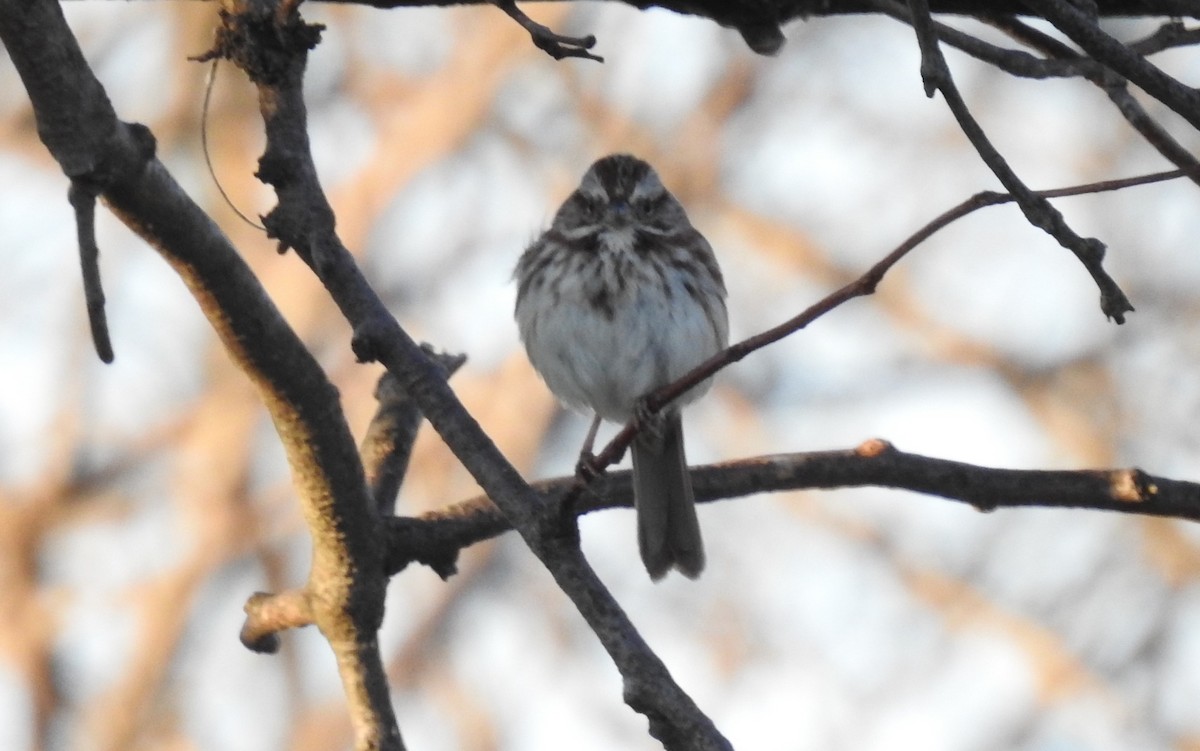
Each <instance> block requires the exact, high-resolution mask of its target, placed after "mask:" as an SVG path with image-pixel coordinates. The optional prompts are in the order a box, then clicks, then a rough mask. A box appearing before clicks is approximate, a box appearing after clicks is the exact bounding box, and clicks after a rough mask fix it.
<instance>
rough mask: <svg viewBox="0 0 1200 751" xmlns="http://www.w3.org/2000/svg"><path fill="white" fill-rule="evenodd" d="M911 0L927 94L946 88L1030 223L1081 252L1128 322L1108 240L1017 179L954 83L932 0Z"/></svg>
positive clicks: (1115, 315)
mask: <svg viewBox="0 0 1200 751" xmlns="http://www.w3.org/2000/svg"><path fill="white" fill-rule="evenodd" d="M909 1H910V7H911V8H912V10H913V15H914V23H913V28H914V29H915V30H916V32H917V38H918V40H919V43H920V45H921V50H922V53H921V54H922V62H921V76H922V80H923V81H924V82H925V90H926V92H927V93H928V91H929V86H930V82H931V81H932V82H933V84H934V86H935V88H936V89H937V90H939V91H941V92H942V96H943V97H944V98H945V100H946V104H947V106H949V107H950V112H951V113H952V114H953V115H954V119H955V120H957V121H958V127H959V128H960V129H961V130H962V132H963V134H964V135H966V137H967V140H969V141H970V142H971V145H972V146H974V147H975V151H976V153H978V154H979V156H980V158H981V159H983V162H984V164H986V165H987V166H988V169H990V170H991V171H992V174H994V175H995V176H996V178H997V179H998V180H999V181H1000V184H1001V185H1003V186H1004V188H1005V189H1006V190H1007V191H1008V192H1009V193H1011V194H1012V195H1013V198H1014V199H1015V201H1016V203H1017V205H1018V206H1020V207H1021V213H1023V214H1024V215H1025V218H1026V219H1027V220H1028V221H1029V223H1030V224H1032V225H1033V226H1035V227H1037V228H1039V229H1041V230H1042V231H1044V232H1046V233H1047V234H1048V235H1050V236H1051V237H1053V238H1054V239H1055V240H1057V241H1058V244H1059V245H1061V246H1063V247H1064V248H1066V249H1067V250H1070V251H1071V252H1072V253H1074V254H1075V256H1076V257H1077V258H1078V259H1079V261H1080V262H1081V263H1082V264H1083V267H1084V268H1085V269H1087V271H1088V273H1089V274H1091V276H1092V280H1093V281H1095V282H1096V286H1097V287H1099V288H1100V309H1101V311H1103V313H1104V315H1105V316H1107V317H1108V318H1109V319H1111V320H1114V321H1116V322H1117V323H1124V322H1125V314H1126V313H1127V312H1130V311H1132V310H1133V306H1132V305H1131V304H1130V303H1129V299H1128V298H1127V297H1126V296H1125V293H1124V292H1123V291H1122V290H1121V288H1120V287H1119V286H1118V285H1117V283H1116V281H1114V280H1113V278H1112V277H1111V276H1109V275H1108V272H1107V271H1105V270H1104V265H1103V262H1104V253H1105V247H1104V243H1102V242H1100V240H1098V239H1096V238H1094V237H1089V238H1083V237H1081V236H1079V235H1078V234H1076V233H1075V231H1074V230H1072V229H1071V228H1070V226H1068V225H1067V222H1066V220H1065V219H1063V216H1062V213H1061V212H1059V210H1058V209H1056V208H1054V207H1053V206H1052V205H1051V204H1050V202H1049V201H1048V200H1046V199H1045V198H1044V197H1041V196H1038V195H1036V194H1034V192H1033V191H1031V190H1030V189H1029V187H1028V186H1026V185H1025V183H1024V182H1022V180H1021V179H1020V178H1019V177H1017V173H1016V172H1014V171H1013V169H1012V167H1010V166H1009V164H1008V161H1007V160H1005V158H1004V157H1003V156H1002V155H1001V154H1000V152H999V151H998V150H997V149H996V147H995V146H993V145H992V142H991V141H990V140H989V139H988V137H987V135H986V134H985V133H984V132H983V128H982V127H980V125H979V122H978V121H977V120H976V119H975V116H974V115H972V114H971V111H970V109H969V108H968V107H967V104H966V102H965V101H964V100H963V98H962V94H961V93H960V92H959V90H958V86H957V85H956V84H955V83H954V78H953V76H951V75H950V70H949V68H948V67H947V66H946V60H945V57H944V56H943V55H942V51H941V48H940V46H939V43H938V40H937V36H936V34H935V33H934V30H933V23H932V20H931V19H930V18H929V4H928V2H927V0H909ZM1039 1H1041V0H1039ZM1051 1H1056V0H1051ZM927 56H929V57H932V60H930V61H927V60H926V57H927Z"/></svg>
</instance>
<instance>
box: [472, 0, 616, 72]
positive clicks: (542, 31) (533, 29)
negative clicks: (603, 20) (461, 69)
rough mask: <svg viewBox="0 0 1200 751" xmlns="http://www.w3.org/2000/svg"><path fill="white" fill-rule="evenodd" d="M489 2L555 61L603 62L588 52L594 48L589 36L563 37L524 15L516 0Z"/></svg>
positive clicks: (594, 43)
mask: <svg viewBox="0 0 1200 751" xmlns="http://www.w3.org/2000/svg"><path fill="white" fill-rule="evenodd" d="M491 1H492V3H493V4H494V5H495V6H496V7H497V8H499V9H500V10H502V11H504V12H505V13H506V14H507V15H508V17H509V18H511V19H512V20H514V21H516V22H517V23H519V24H521V28H523V29H525V30H526V31H528V32H529V37H530V38H531V39H532V40H533V43H534V44H535V45H536V46H537V48H538V49H540V50H542V51H543V52H545V53H546V54H547V55H549V56H550V57H553V58H554V59H555V60H562V59H563V58H565V57H582V58H586V59H588V60H595V61H596V62H598V63H602V62H604V58H602V57H600V56H599V55H593V54H592V53H591V52H589V51H588V50H590V49H591V48H592V47H594V46H596V37H594V36H592V35H591V34H588V35H587V36H585V37H569V36H563V35H562V34H558V33H555V32H554V31H551V30H550V29H549V28H548V27H546V26H543V25H542V24H540V23H538V22H537V21H534V20H533V19H532V18H530V17H529V16H527V15H525V11H523V10H521V9H520V8H518V7H517V3H516V0H491Z"/></svg>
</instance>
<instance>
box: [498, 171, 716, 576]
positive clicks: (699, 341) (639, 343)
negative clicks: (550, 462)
mask: <svg viewBox="0 0 1200 751" xmlns="http://www.w3.org/2000/svg"><path fill="white" fill-rule="evenodd" d="M515 276H516V280H517V306H516V319H517V325H518V327H519V329H520V332H521V340H522V342H524V344H525V349H526V351H527V352H528V354H529V359H530V361H531V362H532V363H533V367H534V368H535V369H536V370H537V371H538V373H539V374H541V376H542V378H543V379H544V380H545V381H546V385H547V386H549V387H550V390H551V391H552V392H554V394H555V395H556V396H557V397H558V398H559V399H560V400H562V401H563V402H564V403H566V404H567V405H568V406H571V407H575V408H579V409H583V410H587V411H591V412H594V413H595V415H596V419H595V421H594V422H593V423H592V428H591V431H590V432H589V434H588V439H587V442H586V443H585V447H584V451H585V452H590V451H591V444H592V441H594V439H595V434H596V429H597V428H598V426H599V422H600V420H601V419H602V418H603V419H606V420H611V421H613V422H618V423H624V422H627V421H628V420H629V419H630V418H632V417H634V416H635V415H638V416H639V417H642V418H643V419H642V420H641V428H640V431H639V432H638V435H637V437H636V438H635V439H634V442H633V492H634V502H635V505H636V507H637V522H638V547H639V550H640V552H641V556H642V562H643V563H644V564H645V566H646V571H648V572H649V574H650V577H651V578H652V579H655V580H657V579H660V578H662V576H663V575H665V574H666V573H667V571H669V570H670V569H671V568H676V569H678V570H679V571H680V572H682V573H683V574H684V575H686V576H688V577H691V578H695V577H697V576H699V575H700V572H701V571H703V570H704V545H703V542H702V541H701V539H700V524H699V522H698V520H697V519H696V509H695V500H694V498H693V495H692V482H691V478H690V476H689V475H688V468H687V460H686V459H685V457H684V453H683V425H682V423H681V422H680V419H679V410H680V409H681V408H682V407H683V406H685V405H686V404H688V403H690V402H692V401H694V400H695V399H697V398H698V397H700V396H701V395H703V394H704V392H706V391H707V390H708V388H709V386H710V385H711V379H710V380H708V381H705V382H703V383H701V384H699V385H697V386H696V387H695V388H693V389H691V390H690V391H688V392H687V393H685V394H684V395H683V396H682V397H680V398H679V399H677V400H675V401H674V402H672V403H671V404H669V405H667V407H666V408H665V409H663V410H662V411H660V412H658V413H657V414H655V415H654V416H653V417H649V416H648V413H647V412H646V411H644V410H643V408H642V405H643V404H644V402H643V401H642V397H644V396H646V395H647V394H649V393H651V392H653V391H655V390H656V389H658V388H660V387H662V386H664V385H666V384H668V383H671V382H672V381H675V380H678V379H679V378H680V377H682V376H683V375H685V374H686V373H687V372H688V371H690V370H692V369H693V368H695V367H696V366H697V365H699V364H700V363H702V362H704V361H705V360H707V359H708V358H709V357H712V356H713V355H714V354H716V353H717V352H719V351H720V350H722V349H724V348H725V346H726V343H727V342H728V338H729V323H728V317H727V313H726V310H725V283H724V280H723V279H722V277H721V270H720V268H718V266H717V259H716V257H715V256H714V255H713V252H712V247H711V246H709V244H708V241H707V240H705V239H704V236H703V235H701V234H700V233H699V232H697V231H696V229H695V228H694V227H692V224H691V222H690V221H688V217H687V214H686V213H685V212H684V210H683V206H681V205H680V203H679V201H677V200H676V199H675V197H674V196H673V195H671V193H670V192H669V191H668V190H667V189H666V188H665V187H663V184H662V182H661V180H659V177H658V174H657V173H656V172H655V171H654V169H653V168H652V167H651V166H650V165H649V164H647V163H646V162H644V161H642V160H641V159H638V158H636V157H633V156H629V155H627V154H614V155H611V156H606V157H604V158H603V159H600V160H599V161H597V162H596V163H595V164H593V165H592V166H591V168H590V169H588V171H587V173H586V174H585V175H584V176H583V180H582V181H581V182H580V184H579V187H578V188H576V189H575V191H574V192H573V193H571V195H570V196H569V197H568V198H567V199H566V201H565V202H564V203H563V205H562V206H561V207H560V208H559V210H558V213H557V214H555V216H554V222H553V223H552V224H551V226H550V229H548V230H546V231H545V232H544V233H543V234H542V235H541V236H540V237H539V238H538V239H537V240H535V241H534V242H533V244H532V245H530V246H529V248H528V249H527V250H526V251H525V252H524V254H523V255H522V256H521V259H520V261H519V262H518V263H517V269H516V273H515Z"/></svg>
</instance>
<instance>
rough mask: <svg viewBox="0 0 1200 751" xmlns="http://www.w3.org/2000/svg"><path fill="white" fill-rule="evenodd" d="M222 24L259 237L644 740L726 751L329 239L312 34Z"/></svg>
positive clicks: (570, 525) (274, 18)
mask: <svg viewBox="0 0 1200 751" xmlns="http://www.w3.org/2000/svg"><path fill="white" fill-rule="evenodd" d="M222 24H223V25H222V30H221V33H220V34H219V37H218V40H217V43H216V46H215V47H214V50H213V52H212V54H214V55H219V56H222V57H226V58H229V59H231V60H233V61H235V62H236V63H237V64H238V66H239V67H241V68H242V69H243V70H244V71H245V72H246V74H247V75H248V76H249V78H250V79H251V81H252V82H253V83H254V84H255V85H256V86H257V87H258V89H259V101H260V105H261V111H262V115H263V119H264V123H265V127H266V134H267V148H266V151H265V153H264V154H263V156H262V158H261V159H260V160H259V171H258V175H259V177H260V179H262V180H263V181H264V182H266V183H268V184H270V185H272V186H273V187H274V188H275V190H276V193H277V195H278V197H279V202H278V204H277V206H276V207H275V208H274V209H273V210H272V211H271V212H270V213H269V214H268V215H267V216H266V217H264V221H263V223H264V225H265V226H266V227H267V231H268V234H269V235H270V236H271V237H274V238H277V239H278V240H279V242H280V247H281V249H282V248H292V249H295V251H296V253H297V255H299V256H300V258H301V259H303V261H304V262H305V263H306V264H308V265H309V266H310V267H311V268H312V269H313V271H314V272H315V273H316V275H317V277H318V278H319V279H320V280H321V282H322V283H323V284H324V285H325V288H326V289H327V290H328V291H329V293H330V295H331V296H332V298H333V300H334V302H335V303H336V304H337V305H338V307H339V309H340V310H341V311H342V313H343V315H345V316H346V318H347V320H349V321H350V323H351V325H352V326H353V329H354V340H353V347H354V351H355V353H356V355H358V357H359V359H360V360H363V361H367V360H378V361H379V362H381V363H382V364H383V365H384V367H386V368H387V369H388V370H389V371H390V372H392V373H393V374H394V375H395V376H396V377H397V379H398V381H399V383H400V384H401V385H402V386H403V388H404V389H405V391H406V392H407V393H408V394H410V395H411V397H412V398H413V399H414V400H415V401H416V402H417V404H418V405H419V406H420V407H421V411H422V412H423V413H424V415H425V417H426V418H427V419H428V420H429V422H430V424H431V425H432V426H433V427H434V429H435V430H437V432H438V434H439V435H441V437H442V439H443V440H444V441H445V442H446V444H447V445H448V446H449V447H450V448H451V450H453V451H454V453H455V455H456V456H457V457H458V458H459V460H460V461H462V462H463V465H464V466H465V467H466V468H467V470H468V471H470V472H471V474H472V475H473V476H474V477H475V479H476V481H477V482H479V484H480V486H481V487H483V488H484V489H485V490H486V491H487V493H488V495H489V496H490V497H491V498H492V500H493V501H494V502H495V503H496V505H497V506H498V507H499V508H500V509H501V510H502V511H503V512H504V514H505V516H506V517H507V518H508V520H509V522H510V523H511V524H512V525H513V527H514V528H516V529H517V530H518V531H519V532H520V533H521V536H522V537H523V538H524V539H525V541H526V543H527V544H528V545H529V547H530V549H531V550H532V551H533V552H534V554H535V555H537V557H538V558H539V559H540V560H541V561H542V562H543V564H544V565H545V566H546V567H547V569H549V571H550V572H551V574H552V575H553V576H554V578H555V581H556V582H557V583H558V585H559V587H560V588H561V589H562V590H563V591H564V592H565V593H566V594H567V595H568V596H569V597H570V598H571V600H572V602H573V603H574V604H575V606H576V608H577V609H578V610H579V612H580V613H581V614H582V615H583V617H584V619H585V620H586V621H587V622H588V625H589V626H590V627H591V629H592V631H593V632H594V633H595V634H596V635H597V637H598V638H599V640H600V642H601V644H602V645H603V646H604V648H605V649H606V650H607V651H608V653H609V655H610V657H611V658H612V659H613V662H614V663H615V664H616V666H617V669H618V670H619V671H620V673H621V676H622V678H623V680H624V682H625V700H626V703H627V704H629V706H630V707H632V708H633V709H635V710H636V711H639V712H641V713H643V714H645V715H646V716H647V718H648V719H649V721H650V730H651V733H652V734H653V735H654V736H655V737H656V738H658V739H659V740H660V741H661V742H662V743H663V745H664V746H666V748H667V749H670V750H672V751H674V750H676V749H678V750H680V751H682V749H726V748H729V743H728V741H727V740H725V738H724V737H723V736H722V735H721V734H720V732H719V731H718V730H717V728H716V726H715V725H714V724H713V723H712V721H711V720H710V719H709V718H708V717H706V716H705V715H704V714H703V713H702V712H701V711H700V709H699V708H698V707H697V706H696V704H695V702H693V701H692V699H691V697H689V696H688V695H687V694H686V693H684V692H683V690H682V689H681V688H680V687H679V686H678V684H677V683H675V681H674V679H673V678H672V677H671V675H670V673H668V672H667V669H666V667H665V666H664V665H663V663H662V661H661V660H660V659H659V658H658V657H657V656H656V655H655V654H654V653H653V652H652V651H651V650H650V648H649V647H648V645H647V644H646V643H645V641H644V640H643V639H642V638H641V636H640V635H639V634H638V632H637V630H636V629H634V627H633V625H632V624H631V623H630V622H629V619H628V617H627V616H626V615H625V613H624V612H623V611H622V610H621V608H620V606H619V605H618V604H617V603H616V601H615V600H614V599H613V598H612V595H611V594H610V593H609V592H608V590H607V589H606V588H605V587H604V585H603V583H601V582H600V580H599V578H597V577H596V575H595V572H594V571H592V569H591V567H590V566H589V565H588V563H587V561H586V560H585V559H584V558H583V555H582V553H581V552H580V550H579V540H578V528H577V526H576V525H575V519H574V517H571V518H569V519H564V518H563V517H562V516H560V515H559V514H558V513H557V509H554V508H551V507H548V506H547V504H546V503H544V502H543V501H542V499H540V498H539V497H538V496H537V495H536V494H534V493H533V492H532V491H531V490H530V489H529V486H528V485H527V484H526V483H525V482H524V480H522V479H521V477H520V475H519V474H518V473H517V472H516V470H515V469H514V468H513V467H512V465H511V464H510V463H509V462H508V461H507V460H506V459H505V457H504V456H503V455H502V454H501V453H500V452H499V451H498V450H497V448H496V447H495V445H494V444H493V443H492V441H491V440H490V439H489V438H488V436H487V435H486V434H485V433H484V432H483V431H482V430H481V429H480V427H479V425H478V423H476V422H475V420H474V419H473V418H472V417H471V416H470V415H469V414H468V413H467V412H466V410H465V409H464V408H463V406H462V404H461V403H460V402H459V401H458V400H457V398H456V397H455V396H454V394H453V392H452V391H451V390H450V388H449V386H448V385H447V384H446V381H445V379H444V378H443V377H442V374H441V370H440V366H438V365H437V364H436V363H434V362H432V361H431V360H430V358H429V357H428V355H427V354H426V353H424V352H422V351H421V349H420V347H418V346H417V344H416V343H415V342H414V341H413V340H412V338H411V337H410V336H409V335H408V334H407V332H405V331H404V330H403V329H402V328H401V327H400V326H399V324H398V323H397V322H396V320H395V318H393V317H392V315H391V314H390V313H389V312H388V310H387V308H386V307H385V306H384V305H383V303H382V302H381V301H380V300H379V298H378V296H377V295H376V294H375V292H374V290H372V289H371V287H370V285H368V284H367V282H366V280H365V278H364V277H363V275H362V272H361V271H360V270H359V268H358V266H357V265H356V264H355V262H354V259H353V257H352V256H351V255H350V253H349V252H348V251H347V250H346V248H345V247H344V246H343V245H342V242H341V240H340V239H339V238H338V236H337V234H336V232H335V230H334V219H333V211H332V209H331V208H330V206H329V203H328V200H327V199H326V197H325V195H324V192H323V191H322V189H321V186H320V183H319V181H318V180H317V175H316V169H315V167H314V165H313V161H312V155H311V152H310V149H309V142H308V133H307V113H306V108H305V104H304V99H303V91H302V81H303V74H304V66H305V63H306V57H307V52H308V50H309V49H310V48H311V47H312V46H313V45H315V44H316V41H317V37H318V34H319V28H317V27H313V26H309V25H307V24H305V23H304V22H303V21H302V20H301V19H300V18H299V16H298V15H297V14H295V13H294V12H289V11H287V10H286V9H285V8H283V7H282V6H279V5H277V4H276V3H274V2H271V0H251V1H250V2H247V3H245V4H243V5H240V6H239V7H238V9H237V12H235V13H229V12H222ZM564 521H566V522H567V523H564ZM373 529H374V528H373ZM379 576H380V578H382V571H381V570H380V571H379ZM336 649H337V648H336V646H335V651H336ZM348 688H349V687H348ZM348 693H349V691H348ZM351 698H353V697H351Z"/></svg>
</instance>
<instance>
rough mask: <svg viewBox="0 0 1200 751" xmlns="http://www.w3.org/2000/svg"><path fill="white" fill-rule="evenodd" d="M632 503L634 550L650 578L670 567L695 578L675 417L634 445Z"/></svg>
mask: <svg viewBox="0 0 1200 751" xmlns="http://www.w3.org/2000/svg"><path fill="white" fill-rule="evenodd" d="M633 498H634V505H635V506H636V507H637V524H638V548H639V550H640V551H641V554H642V563H644V564H645V566H646V571H647V572H648V573H649V574H650V578H651V579H654V580H655V581H657V580H659V579H661V578H662V577H663V576H665V575H666V573H667V572H668V571H670V570H671V569H672V568H676V569H678V570H679V571H680V573H682V574H683V575H684V576H687V577H688V578H690V579H695V578H696V577H698V576H700V572H702V571H703V570H704V543H703V541H702V540H701V538H700V521H699V520H698V519H697V518H696V505H695V499H694V497H693V495H692V479H691V476H690V475H689V474H688V467H687V458H686V457H685V456H684V453H683V424H682V423H681V422H680V419H679V415H678V414H674V415H669V416H668V417H667V420H666V424H665V425H664V426H663V431H662V434H661V435H653V436H650V435H647V436H639V437H638V438H637V439H636V440H635V441H634V443H633Z"/></svg>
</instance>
